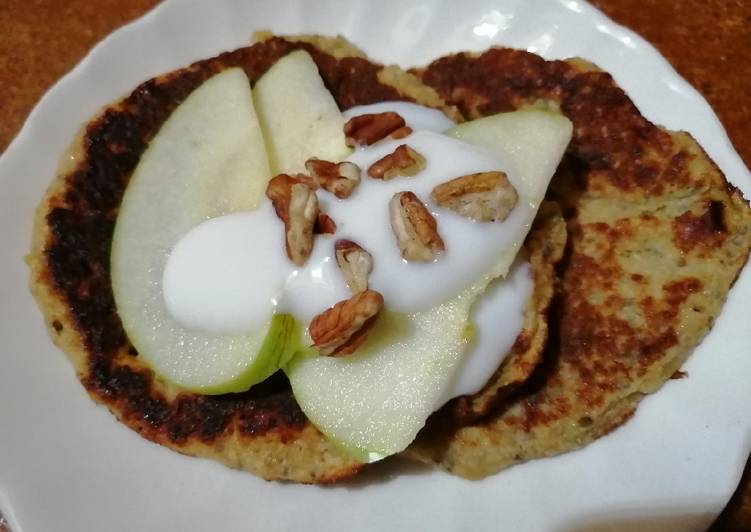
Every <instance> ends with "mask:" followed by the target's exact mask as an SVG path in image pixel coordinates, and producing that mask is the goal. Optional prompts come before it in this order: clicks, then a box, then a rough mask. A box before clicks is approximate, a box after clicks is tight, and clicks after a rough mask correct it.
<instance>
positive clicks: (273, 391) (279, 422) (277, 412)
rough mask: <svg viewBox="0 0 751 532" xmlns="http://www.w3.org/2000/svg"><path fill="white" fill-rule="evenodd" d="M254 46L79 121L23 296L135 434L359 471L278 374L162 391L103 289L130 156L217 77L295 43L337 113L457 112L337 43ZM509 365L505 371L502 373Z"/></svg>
mask: <svg viewBox="0 0 751 532" xmlns="http://www.w3.org/2000/svg"><path fill="white" fill-rule="evenodd" d="M261 39H262V40H261V42H257V43H256V44H254V45H253V46H250V47H246V48H242V49H239V50H236V51H233V52H228V53H224V54H222V55H220V56H218V57H215V58H211V59H208V60H204V61H199V62H197V63H195V64H193V65H191V66H189V67H187V68H184V69H181V70H177V71H175V72H171V73H168V74H165V75H163V76H160V77H158V78H155V79H152V80H149V81H146V82H145V83H143V84H142V85H140V86H139V87H138V88H136V89H135V90H134V91H133V92H132V93H131V94H130V95H128V96H126V97H125V98H123V99H122V100H120V101H118V102H116V103H113V104H112V105H110V106H108V107H107V108H106V109H104V110H103V111H102V112H101V113H100V114H99V115H98V116H96V117H94V118H93V119H92V120H91V121H90V122H89V123H88V124H87V125H86V127H85V128H84V129H83V130H82V132H81V135H80V138H78V139H76V140H75V142H74V143H73V145H72V147H71V152H70V156H71V157H70V158H66V159H65V162H64V163H63V165H62V166H61V168H60V172H59V177H58V178H57V179H56V180H55V181H54V182H53V184H52V185H51V187H50V188H49V190H48V192H47V194H46V196H45V198H44V199H43V201H42V202H41V204H40V206H39V208H38V211H37V218H36V224H35V230H34V237H33V244H32V250H31V253H30V255H29V257H28V263H29V265H30V268H31V290H32V292H33V294H34V296H35V297H36V299H37V301H38V303H39V306H40V308H41V310H42V312H43V313H44V316H45V318H46V321H47V323H48V326H49V330H50V334H51V336H52V339H53V340H54V342H55V343H56V344H57V345H58V346H59V347H60V348H61V349H62V350H63V351H65V352H66V353H67V355H68V356H69V358H70V359H71V361H72V362H73V365H74V367H75V370H76V372H77V374H78V377H79V379H80V380H81V382H82V383H83V385H84V387H85V388H86V390H87V391H88V393H89V394H90V395H91V397H92V398H93V399H94V400H95V401H97V402H99V403H101V404H103V405H105V406H106V407H107V408H109V410H110V411H111V412H112V413H113V414H114V415H115V416H116V417H117V418H118V419H119V420H120V421H121V422H122V423H124V424H125V425H127V426H128V427H130V428H132V429H133V430H136V431H138V432H139V433H140V434H141V435H142V436H143V437H145V438H147V439H149V440H151V441H154V442H157V443H159V444H162V445H165V446H167V447H169V448H171V449H174V450H176V451H179V452H181V453H185V454H189V455H194V456H200V457H205V458H210V459H214V460H217V461H220V462H222V463H224V464H226V465H228V466H230V467H234V468H239V469H244V470H247V471H250V472H252V473H255V474H257V475H259V476H261V477H263V478H266V479H269V480H291V481H297V482H307V483H312V482H316V483H327V482H334V481H336V480H340V479H343V478H346V477H349V476H351V475H354V474H355V473H357V472H358V471H359V470H360V469H361V468H362V467H363V464H360V463H358V462H357V461H356V460H354V459H353V458H351V457H350V456H349V455H348V454H346V453H345V452H343V451H341V450H339V449H338V448H337V447H335V446H334V445H333V444H331V443H330V442H329V441H328V440H327V439H326V438H325V437H324V436H323V435H322V434H321V433H320V432H319V431H318V430H317V429H316V428H315V427H314V426H313V425H312V424H311V423H310V422H309V421H308V420H307V419H306V417H305V416H304V414H303V413H302V411H301V410H300V408H299V407H298V405H297V403H296V402H295V400H294V397H293V396H292V393H291V391H290V387H289V383H288V382H287V380H286V378H285V376H284V375H283V373H281V372H279V373H277V374H276V375H274V376H273V377H271V378H270V379H268V380H267V381H265V382H263V383H261V384H258V385H256V386H253V387H252V388H251V389H250V390H249V391H247V392H245V393H241V394H228V395H221V396H202V395H197V394H192V393H185V392H182V391H180V390H178V389H176V388H175V387H173V386H171V385H169V384H168V383H166V382H164V381H163V380H161V379H160V378H158V377H156V376H155V375H154V374H153V373H152V371H151V370H150V369H149V368H148V366H147V365H146V364H145V363H144V362H143V361H142V360H141V359H140V357H139V356H138V353H137V351H136V350H135V349H134V348H133V346H132V345H131V344H130V343H129V341H128V338H127V336H126V334H125V332H124V330H123V327H122V324H121V322H120V319H119V317H118V314H117V309H116V307H115V303H114V299H113V295H112V288H111V284H110V272H109V255H110V246H111V241H112V235H113V230H114V225H115V220H116V217H117V213H118V208H119V205H120V202H121V200H122V196H123V193H124V190H125V187H126V186H127V184H128V180H129V179H130V176H131V174H132V172H133V170H134V169H135V167H136V166H137V164H138V162H139V159H140V157H141V154H142V153H143V151H144V150H145V148H146V147H147V145H148V143H149V141H150V140H151V139H152V138H153V137H154V136H155V135H156V133H157V132H158V130H159V128H160V127H161V125H162V124H163V123H164V122H165V120H166V119H167V118H168V117H169V115H170V113H171V112H172V111H174V109H175V108H176V107H177V106H178V105H179V104H180V102H181V101H183V100H184V99H185V98H186V97H187V95H188V94H190V92H191V91H192V90H194V89H195V88H196V87H198V86H199V85H200V84H201V83H202V82H203V81H204V80H206V79H207V78H209V77H210V76H212V75H213V74H215V73H217V72H219V71H221V70H223V69H226V68H230V67H234V66H240V67H242V68H243V69H244V70H245V72H246V73H247V75H248V77H249V79H250V80H251V82H252V83H254V82H255V81H256V80H257V79H258V78H259V77H260V76H261V75H262V74H263V73H264V72H265V71H266V70H267V69H268V68H269V67H270V66H271V65H272V64H273V63H274V62H275V61H276V60H278V59H279V58H280V57H282V56H284V55H285V54H287V53H289V52H290V51H292V50H294V49H297V48H304V49H306V50H307V51H308V52H310V54H311V55H312V57H313V58H314V60H315V62H316V63H317V65H318V67H319V70H320V72H321V75H322V77H323V78H324V80H325V83H326V85H327V86H328V88H329V90H330V91H331V92H332V94H333V95H334V97H335V99H336V101H337V103H338V105H339V106H340V108H341V109H342V110H345V109H347V108H350V107H352V106H355V105H364V104H369V103H376V102H380V101H389V100H409V101H417V102H418V103H421V104H424V105H428V106H431V107H436V108H440V109H442V110H443V111H444V112H445V113H446V114H447V115H449V116H452V117H454V118H459V119H460V118H461V116H460V115H459V114H458V112H457V111H456V109H454V108H453V107H451V106H447V105H445V104H444V102H443V100H442V99H441V98H440V97H439V96H438V95H437V93H436V92H435V91H434V90H433V89H430V88H428V87H426V86H424V85H423V84H421V83H420V82H419V80H418V78H416V77H415V76H414V75H412V74H408V73H406V72H404V71H402V70H400V69H398V68H396V67H383V66H381V65H377V64H374V63H371V62H370V61H368V60H366V59H365V58H364V57H363V54H362V53H361V52H359V51H358V50H356V49H354V48H353V47H352V46H351V45H349V44H348V43H347V42H346V41H344V40H341V39H325V38H318V37H308V38H301V39H302V40H298V41H292V40H285V39H281V38H274V37H269V36H261ZM559 221H560V218H559ZM562 227H563V224H562V222H561V223H559V228H562ZM155 230H158V228H155ZM542 245H543V242H541V241H540V242H539V243H535V244H530V245H528V246H527V252H528V253H529V254H530V256H541V255H539V253H540V252H537V251H535V250H536V249H537V248H540V249H541V248H542V247H543V246H542ZM561 249H562V244H561ZM533 266H534V276H535V283H536V287H535V292H534V293H535V296H534V297H533V300H532V301H531V302H530V304H529V308H528V310H527V313H526V318H525V330H524V331H523V333H522V336H523V337H524V338H525V340H524V342H523V343H519V342H517V344H518V345H517V346H515V355H514V356H515V357H520V359H524V360H526V361H529V360H538V359H539V356H540V354H541V351H542V349H541V346H543V345H544V344H545V337H546V332H547V328H546V326H545V325H544V323H543V322H544V313H543V312H541V309H545V308H547V305H548V304H549V301H550V298H551V295H552V286H553V282H554V276H553V269H552V263H551V262H548V261H543V260H536V261H534V262H533ZM513 366H514V364H506V365H505V366H504V367H505V368H509V369H505V370H504V372H506V371H512V368H513ZM499 377H500V374H499ZM515 378H517V377H515Z"/></svg>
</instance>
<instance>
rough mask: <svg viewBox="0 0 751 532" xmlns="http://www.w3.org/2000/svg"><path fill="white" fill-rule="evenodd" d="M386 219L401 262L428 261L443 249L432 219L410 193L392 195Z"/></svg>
mask: <svg viewBox="0 0 751 532" xmlns="http://www.w3.org/2000/svg"><path fill="white" fill-rule="evenodd" d="M389 219H390V220H391V229H392V230H393V231H394V236H395V237H396V242H397V245H398V246H399V251H400V252H401V254H402V257H403V258H404V259H406V260H411V261H431V260H434V259H435V258H436V257H437V256H438V254H439V253H441V252H442V251H443V250H444V249H445V246H444V244H443V239H442V238H441V236H440V235H439V234H438V224H437V223H436V221H435V218H433V215H432V214H430V212H429V211H428V209H426V208H425V205H423V204H422V202H421V201H420V200H419V199H417V196H415V195H414V194H413V193H412V192H398V193H396V194H394V197H392V198H391V201H390V202H389Z"/></svg>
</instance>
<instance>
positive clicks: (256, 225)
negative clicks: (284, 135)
mask: <svg viewBox="0 0 751 532" xmlns="http://www.w3.org/2000/svg"><path fill="white" fill-rule="evenodd" d="M387 110H393V111H396V112H398V113H400V114H401V115H402V116H403V117H404V118H405V120H406V122H407V123H408V124H409V125H410V126H411V127H412V128H413V129H414V130H415V132H414V133H413V134H412V135H410V136H409V137H407V138H405V139H400V140H396V141H394V140H384V141H381V142H378V143H376V144H374V145H373V146H369V147H363V148H360V149H358V150H357V151H355V152H354V153H353V154H352V155H351V156H350V158H349V160H351V161H352V162H354V163H355V164H357V165H358V166H359V167H360V168H361V169H362V171H363V175H362V180H361V183H360V185H359V186H358V187H357V188H356V189H355V192H354V193H353V194H352V196H350V197H349V198H347V199H345V200H339V199H337V198H336V197H334V196H333V195H331V194H329V193H328V192H325V191H320V192H319V193H318V198H319V202H320V204H321V209H322V210H323V211H324V212H326V213H327V214H328V215H329V216H331V217H332V218H333V219H334V220H335V221H336V224H337V231H336V234H335V235H334V236H333V237H329V236H322V235H319V236H317V237H316V239H315V244H314V247H313V252H312V254H311V256H310V258H309V259H308V261H307V262H306V264H305V265H304V266H302V267H296V266H295V265H294V264H292V263H291V262H290V261H289V260H288V259H287V257H286V254H285V251H284V250H285V247H284V226H283V223H282V222H281V221H280V220H279V219H278V218H277V217H276V215H275V214H274V210H273V208H272V206H271V204H270V202H269V201H264V202H262V206H261V207H260V208H259V209H258V210H256V211H253V212H246V213H237V214H232V215H228V216H223V217H220V218H215V219H212V220H208V221H207V222H204V223H203V224H201V225H199V226H198V227H196V228H194V229H193V230H192V231H190V232H189V233H188V234H187V235H185V237H184V238H183V239H182V240H181V241H180V242H179V243H178V244H177V246H175V248H174V250H173V251H172V253H171V255H170V257H169V260H168V262H167V266H166V268H165V271H164V280H163V286H164V297H165V300H166V303H167V308H168V309H169V312H170V313H171V314H172V315H173V317H174V318H175V319H177V320H178V321H179V322H180V323H182V324H183V325H185V326H186V327H188V328H192V329H197V330H201V331H203V332H209V333H215V334H225V335H226V334H242V333H247V332H252V331H253V330H257V329H259V328H261V327H263V326H265V324H266V323H268V320H269V318H270V317H271V315H272V314H274V313H275V312H287V313H290V314H292V315H294V316H295V317H296V318H297V319H298V320H299V321H300V323H302V324H303V325H304V324H307V323H309V322H310V320H311V319H312V318H313V316H315V315H316V314H318V313H320V312H322V311H323V310H325V309H326V308H328V307H330V306H331V305H333V304H334V303H336V302H338V301H341V300H343V299H347V298H348V297H350V293H349V290H348V288H347V286H346V284H345V282H344V280H343V277H342V274H341V271H340V270H339V268H338V266H337V264H336V260H335V256H334V242H335V241H336V240H337V239H340V238H346V239H349V240H353V241H355V242H357V243H359V244H360V245H361V246H363V247H364V248H365V249H367V250H368V251H369V252H370V253H371V255H372V256H373V258H374V268H373V272H372V274H371V276H370V283H369V284H370V287H371V288H372V289H374V290H377V291H379V292H381V293H382V294H383V296H384V300H385V302H386V306H387V308H388V309H389V310H391V311H395V312H404V313H412V312H419V311H422V310H426V309H428V308H431V307H433V306H435V305H438V304H440V303H442V302H444V301H446V300H448V299H451V298H452V297H454V296H456V295H458V294H459V293H461V292H462V291H463V290H464V289H466V288H467V287H469V286H471V285H472V284H473V283H475V282H477V281H478V280H479V279H480V278H482V277H483V276H484V275H485V274H487V272H488V271H489V270H490V269H491V268H492V267H493V266H494V265H495V264H497V263H498V261H499V258H500V257H501V256H502V255H503V254H504V253H508V252H509V251H510V250H511V251H513V252H515V251H516V249H515V242H517V241H518V235H519V232H520V231H522V230H523V231H524V232H525V233H526V228H525V227H524V225H523V224H524V223H525V222H524V219H525V215H524V213H525V211H527V210H529V209H530V208H533V207H534V206H532V205H530V204H529V203H528V202H525V200H524V198H523V197H520V198H519V203H518V204H517V206H516V208H515V209H514V210H513V211H512V213H511V215H510V216H509V217H508V218H507V219H506V220H505V221H504V222H491V223H488V222H475V221H472V220H469V219H466V218H463V217H461V216H459V215H457V214H455V213H453V212H451V211H448V210H445V209H441V208H439V207H438V206H437V205H435V204H433V202H432V201H431V199H430V192H431V190H432V189H433V188H434V187H435V186H436V185H439V184H441V183H443V182H445V181H448V180H449V179H453V178H455V177H458V176H461V175H465V174H470V173H475V172H482V171H490V170H501V171H504V172H506V174H507V175H508V177H509V180H510V181H511V182H512V184H515V183H518V180H519V176H518V174H517V171H516V168H514V166H513V163H512V161H511V159H510V157H508V156H505V155H504V154H501V153H493V154H491V153H489V152H487V151H485V150H484V149H482V148H479V147H476V146H474V145H471V144H467V143H465V142H462V141H460V140H456V139H453V138H450V137H446V136H444V135H441V134H439V133H436V131H444V130H445V129H447V128H448V127H450V126H451V125H452V123H451V121H450V120H448V119H447V118H446V117H445V116H444V115H443V114H442V113H440V112H438V111H435V110H432V109H428V108H425V107H421V106H419V105H416V104H409V103H401V102H395V103H384V104H375V105H371V106H363V107H359V108H355V109H351V110H349V111H348V113H347V115H349V116H354V115H358V114H363V113H366V112H383V111H387ZM405 143H406V144H408V145H409V146H410V147H412V148H413V149H415V150H416V151H418V152H419V153H421V154H422V155H423V156H424V157H425V158H426V160H427V166H426V168H425V169H424V170H423V171H422V172H420V173H419V174H418V175H416V176H414V177H396V178H394V179H392V180H390V181H381V180H377V179H372V178H370V177H368V176H367V175H366V172H367V168H368V167H369V166H370V165H371V164H372V163H374V162H375V161H377V160H378V159H380V158H381V157H383V156H384V155H386V154H388V153H391V152H392V151H393V150H394V149H395V148H396V147H397V146H398V145H400V144H405ZM401 191H412V192H414V193H415V194H416V195H417V196H418V197H419V198H420V199H421V200H422V201H423V203H425V205H426V206H427V208H428V209H429V210H430V211H431V212H432V213H433V215H434V216H435V218H436V221H437V223H438V231H439V233H440V235H441V237H442V238H443V240H444V242H445V245H446V251H445V252H443V253H442V254H441V255H440V256H439V257H438V259H437V260H435V261H433V262H430V263H419V262H407V261H405V260H403V259H402V258H401V256H400V254H399V249H398V247H397V244H396V241H395V238H394V235H393V233H392V230H391V225H390V222H389V216H388V203H389V200H390V199H391V198H392V196H393V195H394V194H396V193H397V192H401ZM512 248H513V249H512ZM531 283H532V282H531V277H530V274H529V267H528V266H521V267H517V268H515V270H514V272H513V274H511V278H510V280H509V281H507V282H501V283H496V285H497V286H494V287H493V288H492V289H490V290H489V291H488V293H487V294H486V295H484V296H483V297H482V298H481V299H480V301H479V303H478V305H477V312H476V315H475V319H476V322H477V328H478V332H477V336H476V339H475V342H474V344H473V347H472V349H471V350H470V351H471V353H468V357H467V363H466V365H465V367H464V369H463V371H462V373H461V375H459V376H458V377H457V380H456V385H455V387H454V389H452V390H451V391H450V393H449V394H448V395H447V396H446V397H447V398H450V397H453V396H455V395H461V394H465V393H473V392H475V391H477V390H478V389H479V388H480V387H482V385H483V384H484V383H485V381H486V380H487V378H488V377H489V376H490V375H491V374H492V372H493V370H494V369H495V368H496V367H497V366H498V364H499V363H500V361H501V360H502V357H503V356H504V355H505V353H506V352H507V351H508V349H509V348H510V346H511V345H512V344H513V342H514V340H515V338H516V336H517V335H518V333H519V331H520V330H521V326H522V315H523V310H524V306H525V304H526V302H527V300H528V299H529V294H530V293H531Z"/></svg>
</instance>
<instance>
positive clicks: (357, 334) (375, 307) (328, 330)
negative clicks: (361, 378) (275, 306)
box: [308, 290, 383, 356]
mask: <svg viewBox="0 0 751 532" xmlns="http://www.w3.org/2000/svg"><path fill="white" fill-rule="evenodd" d="M381 309H383V296H382V295H381V294H379V293H378V292H375V291H373V290H366V291H364V292H360V293H358V294H356V295H354V296H352V297H351V298H350V299H345V300H344V301H340V302H339V303H337V304H336V305H334V306H333V307H331V308H329V309H328V310H326V311H325V312H323V313H321V314H318V315H317V316H316V317H315V318H313V321H311V322H310V326H309V327H308V332H309V333H310V337H311V338H312V340H313V347H316V348H318V351H319V352H320V353H321V354H322V355H334V356H337V355H349V354H351V353H354V352H355V350H356V349H357V348H358V347H359V346H360V345H362V343H363V342H364V341H365V338H366V337H367V334H368V331H369V330H370V328H371V327H372V326H373V323H375V320H376V318H377V317H378V314H379V313H380V312H381Z"/></svg>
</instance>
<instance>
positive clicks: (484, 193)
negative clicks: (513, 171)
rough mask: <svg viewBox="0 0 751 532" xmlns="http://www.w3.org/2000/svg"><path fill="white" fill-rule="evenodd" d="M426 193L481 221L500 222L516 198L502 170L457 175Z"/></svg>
mask: <svg viewBox="0 0 751 532" xmlns="http://www.w3.org/2000/svg"><path fill="white" fill-rule="evenodd" d="M430 196H431V197H432V198H433V201H435V202H436V204H438V205H440V206H441V207H446V208H448V209H451V210H452V211H454V212H456V213H458V214H460V215H462V216H464V217H465V218H472V219H473V220H479V221H482V222H490V221H496V220H497V221H501V222H502V221H503V220H505V219H506V218H507V217H508V215H509V214H510V213H511V211H512V210H513V209H514V207H515V206H516V202H517V200H518V195H517V193H516V189H515V188H514V185H512V184H511V183H510V182H509V180H508V177H507V176H506V174H505V173H503V172H480V173H477V174H469V175H465V176H461V177H457V178H456V179H452V180H451V181H447V182H446V183H442V184H440V185H438V186H437V187H435V188H434V189H433V192H432V193H431V195H430Z"/></svg>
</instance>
